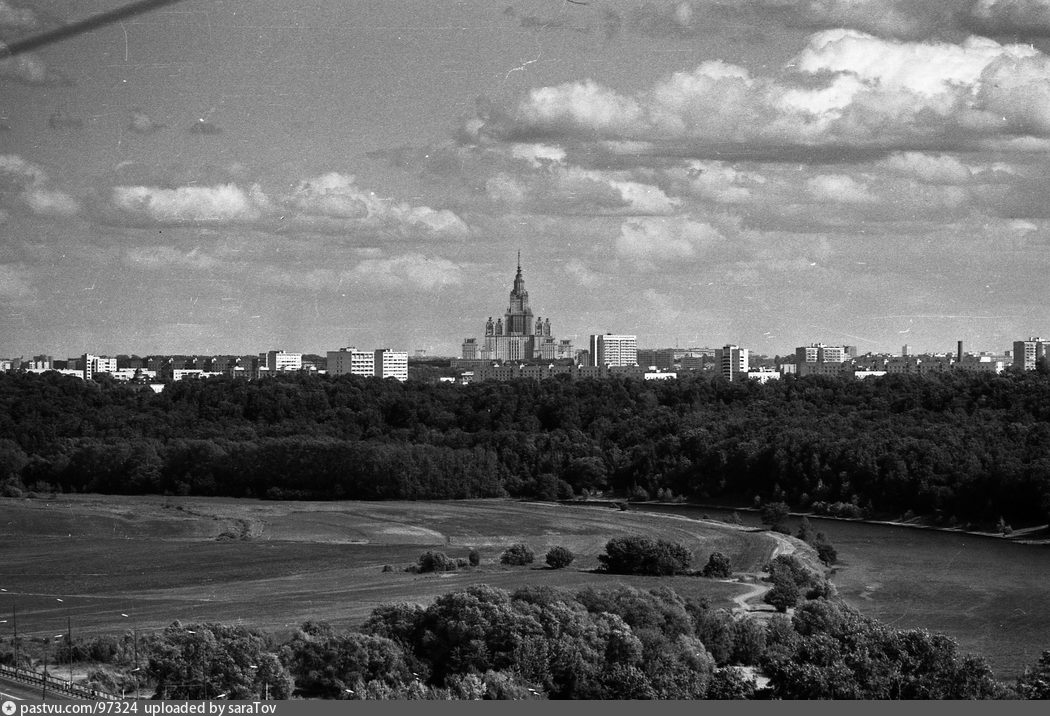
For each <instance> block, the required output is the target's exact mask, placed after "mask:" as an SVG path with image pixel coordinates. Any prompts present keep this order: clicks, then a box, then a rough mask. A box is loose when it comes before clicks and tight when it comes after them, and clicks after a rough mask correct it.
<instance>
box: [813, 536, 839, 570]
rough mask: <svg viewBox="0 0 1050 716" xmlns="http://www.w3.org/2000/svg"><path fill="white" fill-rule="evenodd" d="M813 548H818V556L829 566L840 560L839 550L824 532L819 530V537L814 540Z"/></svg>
mask: <svg viewBox="0 0 1050 716" xmlns="http://www.w3.org/2000/svg"><path fill="white" fill-rule="evenodd" d="M813 548H814V549H816V550H817V558H818V559H820V561H821V562H823V563H824V564H826V565H828V566H829V567H830V566H831V565H833V564H835V562H837V561H838V558H839V553H838V550H836V549H835V548H834V547H833V546H832V544H831V542H829V541H828V538H827V537H826V536H825V535H824V533H823V532H817V537H816V539H814V540H813Z"/></svg>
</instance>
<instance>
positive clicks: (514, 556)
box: [499, 542, 536, 567]
mask: <svg viewBox="0 0 1050 716" xmlns="http://www.w3.org/2000/svg"><path fill="white" fill-rule="evenodd" d="M535 558H536V555H535V554H533V552H532V549H531V548H530V547H529V546H528V545H527V544H525V543H524V542H518V543H517V544H512V545H511V546H510V547H508V548H507V549H505V550H503V554H501V555H500V556H499V562H500V564H507V565H511V566H515V567H523V566H525V565H526V564H532V562H533V560H534V559H535Z"/></svg>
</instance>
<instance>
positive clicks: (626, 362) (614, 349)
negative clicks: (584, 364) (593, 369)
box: [589, 333, 638, 368]
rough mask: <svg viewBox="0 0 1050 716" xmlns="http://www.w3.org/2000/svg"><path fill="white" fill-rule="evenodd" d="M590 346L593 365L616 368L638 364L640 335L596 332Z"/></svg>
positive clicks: (591, 338)
mask: <svg viewBox="0 0 1050 716" xmlns="http://www.w3.org/2000/svg"><path fill="white" fill-rule="evenodd" d="M589 348H590V363H591V365H593V366H599V367H601V366H608V367H610V368H616V367H621V366H632V365H637V364H638V336H628V335H615V334H612V333H605V334H601V335H599V334H594V335H592V336H591V337H590V341H589Z"/></svg>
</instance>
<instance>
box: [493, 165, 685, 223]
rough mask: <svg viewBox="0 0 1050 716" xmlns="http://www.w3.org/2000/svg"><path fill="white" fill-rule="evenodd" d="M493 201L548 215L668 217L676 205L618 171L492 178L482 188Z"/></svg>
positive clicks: (561, 170)
mask: <svg viewBox="0 0 1050 716" xmlns="http://www.w3.org/2000/svg"><path fill="white" fill-rule="evenodd" d="M485 188H486V191H487V193H488V196H489V198H490V199H492V200H493V201H497V202H504V203H507V204H513V205H518V206H519V207H526V208H528V209H529V210H530V211H534V212H536V213H552V214H568V215H572V214H582V215H602V214H617V215H619V214H632V215H641V214H654V215H661V214H669V213H672V212H673V211H674V210H675V209H676V208H677V207H678V206H679V205H680V204H681V202H680V201H679V200H677V199H674V198H672V197H669V196H667V194H666V193H665V192H664V191H663V190H662V189H660V188H659V187H657V186H654V185H652V184H647V183H644V182H638V181H633V180H632V179H630V178H629V177H627V176H626V175H625V174H624V173H623V172H603V171H596V170H591V169H583V168H581V167H577V166H552V167H549V168H547V169H545V170H543V171H538V172H526V173H519V174H517V175H511V174H497V175H496V176H493V177H490V178H489V179H488V180H487V182H486V185H485Z"/></svg>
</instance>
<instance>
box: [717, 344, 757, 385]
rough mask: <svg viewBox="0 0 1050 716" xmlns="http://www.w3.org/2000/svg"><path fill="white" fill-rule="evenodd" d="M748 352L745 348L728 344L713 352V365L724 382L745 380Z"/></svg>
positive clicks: (748, 358)
mask: <svg viewBox="0 0 1050 716" xmlns="http://www.w3.org/2000/svg"><path fill="white" fill-rule="evenodd" d="M749 360H750V351H749V350H748V349H747V348H741V347H740V346H736V345H732V344H728V345H725V346H722V347H721V348H718V349H717V350H715V365H717V366H718V371H719V373H720V374H721V375H722V377H723V378H725V379H726V380H739V379H740V378H746V377H747V373H748V363H749Z"/></svg>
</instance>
